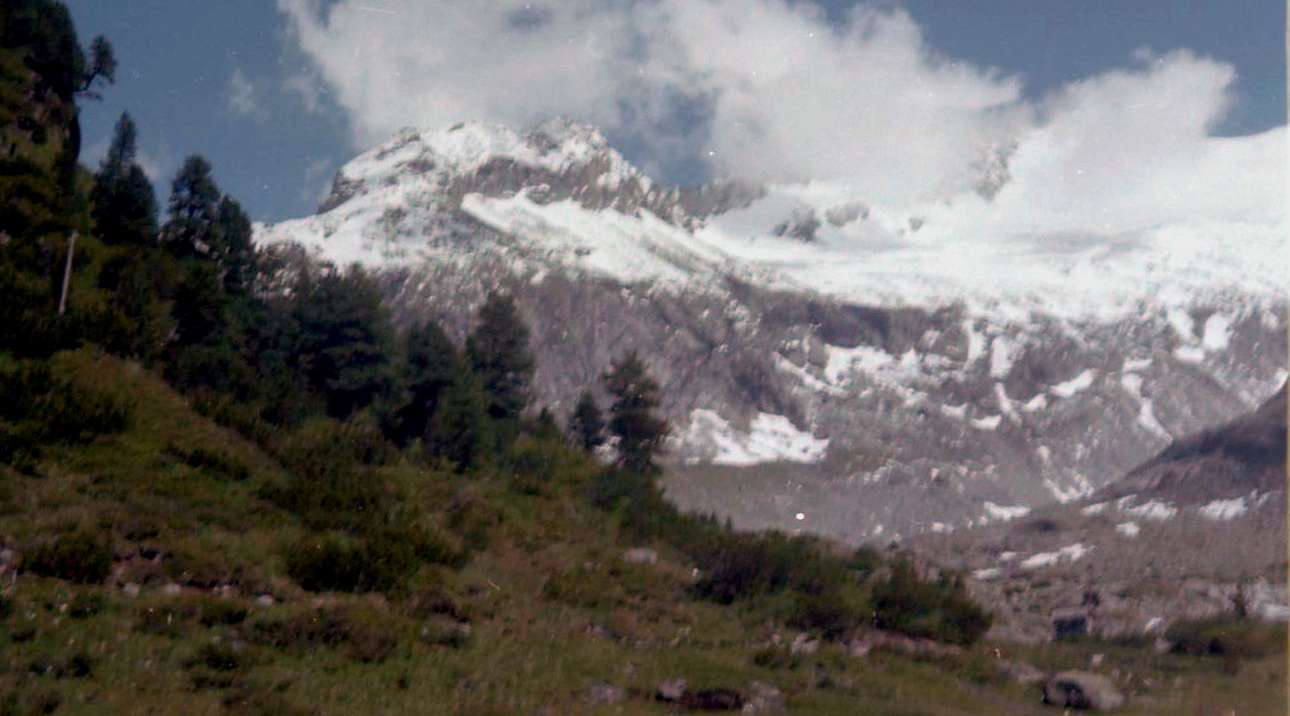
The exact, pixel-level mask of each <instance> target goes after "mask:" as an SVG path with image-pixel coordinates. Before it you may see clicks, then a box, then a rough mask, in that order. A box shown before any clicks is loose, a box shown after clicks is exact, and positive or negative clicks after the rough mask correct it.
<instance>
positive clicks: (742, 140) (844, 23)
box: [65, 0, 1286, 221]
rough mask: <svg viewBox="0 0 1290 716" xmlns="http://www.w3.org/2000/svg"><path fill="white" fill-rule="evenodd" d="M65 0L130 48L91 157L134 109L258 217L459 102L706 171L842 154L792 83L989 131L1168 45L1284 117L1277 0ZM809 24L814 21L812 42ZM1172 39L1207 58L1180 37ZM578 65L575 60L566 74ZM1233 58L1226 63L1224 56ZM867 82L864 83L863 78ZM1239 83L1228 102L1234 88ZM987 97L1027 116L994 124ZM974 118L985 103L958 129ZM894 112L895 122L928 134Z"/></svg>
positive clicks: (292, 210)
mask: <svg viewBox="0 0 1290 716" xmlns="http://www.w3.org/2000/svg"><path fill="white" fill-rule="evenodd" d="M65 1H66V4H67V5H68V7H69V8H70V9H71V11H72V15H73V18H74V19H75V21H76V24H77V30H78V32H79V34H80V36H81V38H82V41H83V42H85V43H88V41H89V38H90V37H92V36H93V35H96V34H104V35H107V36H108V38H109V39H110V40H111V41H112V42H113V44H114V46H115V48H116V51H117V56H118V59H119V61H120V66H119V69H118V73H117V83H116V86H115V87H112V88H109V90H108V91H107V93H106V96H105V99H104V100H103V101H102V102H97V103H86V105H85V107H84V108H83V110H82V125H83V130H84V132H85V144H84V146H85V153H84V160H85V161H87V162H89V163H91V164H94V163H97V161H98V159H99V157H101V155H102V152H103V151H104V149H105V148H106V143H107V139H108V135H109V134H110V131H111V127H112V124H113V123H114V122H115V120H116V118H117V116H118V115H119V114H120V113H121V112H122V111H123V110H124V111H128V112H130V113H131V115H132V116H134V118H135V119H136V121H137V123H138V125H139V130H140V144H141V149H142V154H143V156H144V160H145V165H146V168H147V169H148V170H149V171H150V172H152V173H153V174H154V175H155V176H156V177H157V178H158V179H159V180H158V181H157V182H156V183H157V190H158V193H159V194H160V195H161V196H162V198H163V200H164V196H165V194H166V193H167V192H168V184H169V177H170V175H171V174H172V173H173V171H174V168H175V167H176V166H177V165H178V163H179V162H180V161H181V160H182V159H183V157H184V156H186V155H188V154H190V153H200V154H203V155H205V156H206V157H208V158H209V159H210V160H212V162H213V163H214V165H215V170H216V178H217V180H218V181H219V183H220V185H221V186H222V187H223V188H224V189H225V190H226V191H227V192H229V193H231V194H232V195H234V196H235V197H237V198H238V199H239V200H240V201H242V203H243V204H244V205H245V206H246V207H247V208H248V209H249V210H250V212H251V213H252V214H253V216H254V217H255V218H256V219H258V220H269V221H276V220H280V219H285V218H289V217H294V216H300V215H304V214H307V213H310V212H311V211H312V210H313V208H314V207H315V206H316V205H317V203H318V200H319V198H320V196H321V194H322V192H323V191H324V190H325V188H326V186H327V184H328V183H329V181H330V178H331V176H332V174H333V173H334V172H335V171H336V170H337V168H339V167H340V166H341V165H342V164H343V163H344V162H345V161H346V160H347V159H349V158H350V157H352V156H353V155H354V154H356V153H357V152H358V151H360V150H362V149H365V148H368V147H370V146H372V145H373V144H375V143H377V142H379V140H380V138H381V137H382V136H385V135H387V134H388V133H389V132H390V131H391V130H392V129H393V128H397V127H399V126H403V125H405V124H427V123H428V124H435V123H439V122H444V121H448V120H449V119H478V120H490V121H503V122H525V121H530V120H533V119H535V118H539V117H541V116H542V115H550V114H566V115H570V116H573V117H574V118H575V119H580V120H584V121H590V122H594V123H597V124H600V125H602V126H604V127H605V129H606V132H607V134H608V135H609V136H610V137H611V139H613V140H614V141H615V143H616V144H617V145H618V146H619V147H620V148H622V149H623V150H624V151H625V153H626V154H627V155H628V157H629V158H630V159H632V160H634V161H636V162H637V163H639V164H641V165H642V166H644V167H646V168H647V169H649V170H650V171H651V172H653V173H655V174H658V175H661V176H660V178H663V179H671V180H677V181H695V180H698V179H701V178H703V177H704V176H706V175H708V174H712V173H726V174H731V173H739V174H755V175H762V176H765V177H779V176H793V177H796V176H798V175H806V176H826V175H828V174H829V172H830V171H833V170H834V169H835V167H833V166H831V165H829V164H828V162H825V161H822V160H820V161H816V160H815V159H813V158H812V157H811V156H810V155H812V153H820V152H822V151H824V152H827V151H828V150H827V148H828V147H829V146H831V142H833V141H835V137H834V134H833V133H836V132H839V131H841V129H845V127H843V128H839V127H832V128H831V127H830V126H829V124H828V122H827V121H826V120H827V117H822V118H817V119H818V121H813V122H806V123H802V122H801V121H800V118H798V117H788V116H785V113H782V112H776V111H774V108H770V107H769V105H773V104H774V103H775V102H776V98H779V97H786V99H785V101H786V102H787V101H789V99H788V98H791V100H792V101H793V102H794V103H795V106H796V107H806V108H812V107H817V108H818V107H826V108H827V107H829V106H832V105H831V104H829V103H837V104H839V106H841V110H839V116H841V117H850V118H852V120H851V121H853V122H858V121H861V120H860V119H856V118H863V117H866V116H868V114H867V113H869V112H878V113H881V112H882V111H883V109H884V108H885V107H890V106H891V105H892V104H893V103H895V102H898V101H899V100H898V99H896V100H893V99H892V98H899V97H902V96H904V95H902V94H901V93H900V92H897V91H896V90H895V89H892V88H893V87H894V86H896V85H897V84H899V85H900V87H902V88H907V87H909V86H916V87H926V93H927V94H928V95H931V94H936V95H938V97H939V98H940V99H938V100H937V104H936V107H935V108H934V109H933V110H929V111H930V112H931V113H933V114H935V113H937V112H940V113H941V114H939V115H937V117H938V119H936V121H930V120H929V124H928V125H927V126H928V127H930V128H937V130H938V131H937V132H936V134H937V136H940V137H946V138H947V139H946V140H945V141H947V142H951V143H952V142H953V141H963V142H967V141H994V139H995V138H997V137H998V136H1002V134H1000V133H1001V132H1005V130H1006V131H1022V130H1023V129H1024V128H1025V127H1030V126H1037V125H1041V124H1042V123H1043V122H1044V121H1046V120H1045V119H1044V117H1045V115H1046V114H1048V113H1052V112H1058V111H1063V110H1061V107H1063V106H1065V105H1064V104H1063V103H1062V102H1061V101H1060V100H1059V99H1058V100H1055V99H1054V98H1055V97H1059V95H1061V90H1062V88H1063V87H1067V86H1069V85H1070V84H1071V83H1084V84H1091V81H1092V80H1093V79H1094V78H1098V77H1105V76H1107V73H1116V72H1121V73H1122V72H1129V73H1138V74H1139V75H1147V74H1150V73H1151V70H1150V68H1151V67H1154V66H1165V65H1168V66H1169V67H1171V68H1174V69H1176V70H1177V71H1176V72H1174V74H1169V75H1168V77H1174V78H1175V79H1173V80H1170V81H1171V82H1175V83H1176V84H1173V85H1170V87H1171V88H1173V89H1170V90H1169V91H1168V92H1165V91H1163V90H1162V91H1161V93H1160V95H1159V96H1160V97H1161V99H1160V100H1159V101H1160V102H1164V103H1169V102H1173V103H1178V106H1177V108H1176V109H1175V110H1173V111H1163V112H1162V113H1161V115H1160V116H1161V117H1164V118H1166V119H1162V120H1161V121H1162V122H1164V123H1167V121H1168V120H1167V117H1169V116H1170V115H1172V114H1179V115H1184V114H1187V112H1188V107H1186V106H1185V103H1187V102H1190V101H1191V100H1189V98H1188V92H1187V82H1189V81H1191V80H1190V79H1189V78H1192V77H1194V78H1195V81H1196V82H1197V83H1198V85H1197V87H1198V90H1197V91H1196V92H1195V95H1196V97H1197V99H1196V100H1195V101H1196V102H1207V103H1209V104H1210V105H1213V106H1207V107H1206V112H1205V113H1203V114H1205V116H1204V117H1201V119H1200V120H1197V121H1204V122H1206V126H1208V125H1209V124H1214V126H1212V127H1209V130H1208V131H1212V133H1215V134H1220V135H1242V134H1248V133H1254V132H1261V131H1264V130H1267V129H1269V128H1272V127H1278V126H1281V125H1284V123H1285V85H1286V80H1285V50H1284V28H1285V5H1284V3H1283V2H1280V1H1279V0H1230V1H1228V2H1218V1H1217V0H1207V1H1206V2H1195V1H1188V0H1128V1H1126V0H1083V1H1080V2H1073V1H1063V2H1057V1H1049V2H1043V1H1040V0H977V1H975V2H947V1H946V0H904V2H899V3H892V2H886V3H881V4H879V5H876V6H875V5H872V4H870V5H863V6H861V11H864V10H866V9H872V8H874V7H877V8H887V9H890V8H901V9H902V10H903V14H901V13H898V14H897V15H896V16H895V17H894V19H893V16H892V15H891V14H890V13H889V12H885V11H882V12H877V14H876V15H874V14H864V13H863V12H861V14H856V12H855V11H854V10H853V7H852V6H853V5H855V3H853V2H847V1H843V0H819V2H817V3H815V7H814V10H816V12H813V11H812V10H813V8H812V7H810V5H811V4H810V3H809V2H808V1H807V0H801V1H800V2H797V3H795V5H796V6H797V7H796V9H795V10H793V9H788V8H786V7H785V6H784V5H783V3H781V2H778V1H777V0H690V5H687V6H685V8H684V9H680V8H681V6H680V5H679V4H677V0H671V1H670V2H669V0H660V1H659V2H653V1H652V0H651V2H645V1H643V0H638V1H637V2H634V3H606V2H604V0H549V1H548V2H545V3H540V2H533V3H525V2H519V1H518V0H517V1H516V2H496V1H494V0H480V2H478V3H475V4H465V5H463V4H461V3H440V2H418V1H417V0H328V2H327V4H328V5H330V6H334V7H332V16H331V20H332V22H331V23H330V24H328V23H324V22H322V21H320V20H319V19H318V17H317V14H316V12H315V10H316V6H317V2H316V0H279V1H278V2H271V1H270V0H223V1H222V2H219V3H197V2H176V1H175V0H129V1H128V2H103V0H65ZM628 5H630V6H633V7H632V8H628V9H620V10H606V9H604V8H606V7H608V6H622V7H623V8H626V7H627V6H628ZM655 5H657V6H658V8H655V7H654V6H655ZM700 5H702V6H703V7H704V9H702V10H695V9H693V8H697V7H699V6H700ZM642 7H644V8H645V9H644V10H642V9H641V8H642ZM436 8H438V9H436ZM660 8H661V9H660ZM705 13H706V14H705ZM678 18H681V19H678ZM875 18H877V19H876V20H875ZM682 20H683V21H682ZM705 22H712V23H715V24H714V25H712V26H711V27H714V28H718V29H719V30H720V31H721V32H724V31H725V30H726V29H729V30H731V32H732V34H730V35H729V36H728V37H726V36H724V35H722V37H725V39H724V40H722V41H719V43H717V44H719V45H720V46H717V47H712V46H708V44H707V43H706V42H705V40H706V39H710V38H712V36H713V35H712V33H711V32H709V33H708V35H707V37H705V36H703V35H700V34H698V33H697V32H696V31H695V30H694V28H695V27H700V26H703V23H705ZM865 23H872V24H870V25H867V26H866V25H865ZM862 26H865V27H868V31H867V32H866V31H864V30H862V29H859V28H862ZM817 31H818V32H819V33H820V34H821V37H820V38H816V32H817ZM476 32H478V34H474V33H476ZM436 33H440V34H436ZM830 33H832V35H833V37H832V39H830V40H828V41H827V42H825V41H823V40H824V36H827V35H830ZM807 36H809V37H810V38H812V41H815V40H817V39H819V40H821V42H818V43H816V44H802V43H801V42H799V40H802V42H805V40H803V39H802V38H805V37H807ZM422 38H424V39H422ZM554 38H564V39H565V41H566V42H567V43H568V44H569V46H570V47H572V48H573V49H571V50H570V49H562V48H561V47H560V46H558V45H560V43H558V42H554V41H553V39H554ZM745 41H747V42H746V43H745ZM741 43H745V44H741ZM637 45H639V46H637ZM606 46H608V47H606ZM884 48H885V49H884ZM1180 48H1187V49H1190V50H1192V51H1193V53H1194V55H1195V57H1191V56H1186V57H1182V56H1179V55H1175V54H1171V53H1172V52H1173V51H1175V50H1178V49H1180ZM1144 50H1145V52H1143V51H1144ZM882 52H885V53H886V54H881V53H882ZM740 53H743V54H740ZM781 56H782V57H783V58H792V60H793V62H795V63H796V65H795V66H794V67H793V68H792V71H794V72H799V73H803V72H804V73H806V76H809V77H811V78H812V80H814V79H816V78H818V79H819V80H820V81H819V82H814V81H812V82H808V83H807V84H808V85H810V86H811V88H813V89H809V90H802V89H800V88H798V87H794V88H793V89H794V92H795V94H791V95H785V94H784V93H783V91H782V85H766V86H756V87H754V88H753V89H752V90H748V89H747V87H746V85H747V84H748V82H747V80H748V77H747V76H745V75H743V74H741V72H742V71H743V69H742V68H744V67H747V66H755V67H762V68H763V72H762V74H761V75H757V77H762V76H765V74H766V73H767V72H769V71H773V70H775V69H777V68H778V67H780V65H782V64H783V63H782V62H779V61H778V58H780V57H781ZM928 56H930V57H932V58H933V59H932V60H925V59H924V58H926V57H928ZM885 57H893V58H898V61H893V62H892V63H886V62H883V61H882V58H885ZM901 63H904V65H903V66H893V67H887V66H886V65H887V64H893V65H900V64H901ZM565 68H569V69H568V71H569V72H570V73H571V74H569V75H567V76H565V75H562V74H561V73H562V72H564V71H566V70H565ZM605 68H609V69H605ZM1216 68H1217V69H1216ZM1224 68H1230V69H1231V70H1232V71H1234V76H1232V77H1225V76H1224V75H1223V72H1222V71H1221V70H1223V69H1224ZM871 69H872V83H873V84H872V86H870V85H869V82H870V80H871V75H870V74H869V73H870V70H871ZM529 73H531V74H529ZM754 74H755V73H754ZM1159 74H1160V76H1162V77H1164V76H1166V74H1167V73H1165V72H1164V71H1163V70H1162V71H1161V72H1160V73H1159ZM508 78H509V79H508ZM637 78H640V79H639V80H638V79H637ZM1143 81H1144V82H1145V81H1146V80H1143ZM1162 81H1163V80H1162ZM753 84H754V85H755V84H756V82H754V83H753ZM856 86H863V87H864V90H863V91H855V92H852V91H851V88H853V87H856ZM735 87H742V88H743V89H741V90H738V91H736V90H735V89H732V88H735ZM1215 88H1217V89H1215ZM1219 90H1221V97H1219V96H1218V94H1219ZM740 92H744V93H745V95H744V96H741V95H740ZM811 92H814V94H811ZM1089 92H1091V93H1093V95H1094V96H1096V97H1105V96H1108V95H1107V94H1106V93H1103V94H1097V93H1095V92H1093V90H1092V89H1090V90H1089ZM530 93H531V94H530ZM1148 94H1149V92H1148ZM816 100H819V101H820V102H816ZM1226 100H1230V102H1231V103H1230V106H1226V107H1225V108H1220V107H1219V106H1218V105H1219V104H1221V103H1222V102H1224V101H1226ZM1072 101H1074V100H1072ZM1080 101H1085V100H1080ZM1087 101H1094V100H1087ZM1108 101H1110V100H1108ZM866 102H869V103H871V104H872V105H873V106H872V107H869V106H868V105H866V104H865V103H866ZM884 103H886V104H884ZM1068 104H1069V103H1068ZM842 105H845V106H842ZM804 111H810V110H804ZM815 111H825V112H827V111H828V110H818V109H817V110H815ZM983 114H989V115H991V116H995V115H1000V116H1001V115H1008V116H1009V117H1011V118H1010V119H1008V120H1006V121H1003V120H1000V121H999V122H994V121H993V120H991V121H990V122H985V123H984V125H982V120H981V116H982V115H983ZM1021 115H1025V117H1024V118H1023V117H1021ZM1206 117H1219V118H1220V120H1219V121H1217V123H1213V122H1209V121H1208V120H1207V119H1206ZM960 120H962V121H963V122H965V123H966V124H969V125H972V126H971V127H968V128H966V129H964V130H963V133H962V134H961V135H959V134H957V133H956V132H958V127H959V124H958V122H959V121H960ZM875 122H876V123H875V124H873V125H872V126H871V127H870V126H869V125H865V126H866V127H867V128H868V130H867V131H869V132H870V133H873V134H876V135H878V136H881V135H882V132H884V131H887V130H886V129H884V128H891V127H895V126H896V125H898V124H899V122H897V121H895V120H893V121H891V122H888V123H885V124H884V123H883V122H882V121H878V120H875ZM749 127H753V128H757V129H756V131H762V130H764V131H765V132H767V134H766V135H765V136H763V135H761V134H756V133H755V132H754V130H753V129H749ZM983 127H984V128H983ZM1019 128H1020V129H1019ZM891 131H892V134H891V136H890V137H889V142H888V143H890V144H895V145H900V144H901V143H902V142H904V143H909V142H916V141H917V140H916V139H915V140H911V139H910V135H907V134H901V133H900V132H899V131H898V127H896V128H895V129H892V130H891ZM750 132H753V133H752V134H750ZM775 132H779V133H780V135H785V136H786V133H787V134H792V135H793V136H794V137H796V136H799V135H800V136H803V137H807V138H808V139H809V140H810V141H805V140H804V141H800V142H799V141H796V139H788V140H785V139H784V138H783V136H780V135H776V134H775ZM925 133H927V132H926V131H925ZM777 136H778V137H779V139H780V140H781V141H779V142H778V144H776V146H777V147H778V150H779V154H774V153H773V152H768V153H767V157H763V158H761V160H760V163H758V162H750V161H748V160H747V159H746V158H745V157H743V156H736V154H739V153H741V152H744V153H746V152H747V148H749V147H758V146H761V145H760V142H761V141H762V140H763V139H764V140H765V141H766V142H768V143H770V144H775V139H776V137H777ZM854 151H855V152H857V153H858V154H856V156H866V155H864V154H859V153H861V152H863V151H872V148H871V147H869V145H864V146H859V145H857V146H856V147H855V148H854ZM947 153H950V154H952V153H953V150H952V148H944V147H930V148H929V147H921V146H920V147H919V148H918V152H917V156H918V157H920V161H925V162H927V163H930V164H932V165H937V162H939V161H940V160H941V159H942V158H943V157H944V156H948V155H947ZM842 154H843V155H844V156H846V153H845V152H842ZM947 162H948V160H947ZM950 164H952V162H948V163H947V164H946V166H949V165H950ZM938 166H939V165H938Z"/></svg>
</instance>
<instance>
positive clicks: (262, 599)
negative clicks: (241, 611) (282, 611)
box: [255, 594, 278, 607]
mask: <svg viewBox="0 0 1290 716" xmlns="http://www.w3.org/2000/svg"><path fill="white" fill-rule="evenodd" d="M277 601H278V600H276V599H274V598H273V595H272V594H261V595H260V596H258V597H256V598H255V603H256V604H257V605H259V606H262V607H271V606H273V605H274V604H276V603H277Z"/></svg>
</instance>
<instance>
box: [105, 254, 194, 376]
mask: <svg viewBox="0 0 1290 716" xmlns="http://www.w3.org/2000/svg"><path fill="white" fill-rule="evenodd" d="M160 258H161V257H160V254H159V251H158V250H157V249H156V248H155V247H146V248H145V247H113V248H109V249H106V250H105V251H104V259H103V266H102V269H101V270H100V271H99V288H101V289H103V290H104V291H105V292H107V306H106V310H104V312H103V313H102V314H101V315H100V316H99V318H98V321H97V322H96V325H95V326H94V327H93V333H94V335H95V337H96V340H97V342H99V343H100V344H101V345H103V347H104V348H106V349H108V351H110V352H111V353H113V354H114V355H120V356H130V357H133V356H139V357H145V356H148V355H150V354H153V353H156V352H157V351H158V350H159V349H160V348H161V347H162V346H163V345H164V344H165V341H166V337H167V335H169V333H170V331H171V329H172V328H173V327H174V322H173V320H172V319H171V317H170V311H169V308H168V307H167V306H166V305H165V304H163V303H162V302H161V300H160V298H159V294H158V292H159V286H160V282H161V279H162V274H163V273H164V272H163V270H162V268H161V266H159V265H158V263H159V260H160Z"/></svg>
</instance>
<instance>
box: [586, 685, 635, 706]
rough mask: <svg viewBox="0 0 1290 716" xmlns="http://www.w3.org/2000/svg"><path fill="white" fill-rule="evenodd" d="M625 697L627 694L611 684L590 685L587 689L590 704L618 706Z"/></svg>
mask: <svg viewBox="0 0 1290 716" xmlns="http://www.w3.org/2000/svg"><path fill="white" fill-rule="evenodd" d="M626 697H627V692H626V691H623V689H622V687H619V686H614V685H613V684H603V683H602V684H592V685H591V688H589V689H587V698H589V699H591V701H592V703H597V704H603V705H605V706H613V705H614V704H620V703H622V701H623V699H624V698H626Z"/></svg>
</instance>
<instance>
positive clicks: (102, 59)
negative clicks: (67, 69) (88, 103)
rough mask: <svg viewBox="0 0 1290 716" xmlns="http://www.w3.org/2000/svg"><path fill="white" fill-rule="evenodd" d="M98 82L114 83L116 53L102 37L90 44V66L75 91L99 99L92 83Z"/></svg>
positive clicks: (99, 95) (100, 96)
mask: <svg viewBox="0 0 1290 716" xmlns="http://www.w3.org/2000/svg"><path fill="white" fill-rule="evenodd" d="M99 80H102V81H103V82H106V83H107V84H113V83H114V82H116V52H115V51H113V49H112V44H111V43H109V42H108V41H107V38H106V37H103V36H102V35H99V36H98V37H95V38H94V40H93V41H92V42H91V43H90V66H89V68H88V69H86V71H85V76H84V77H83V78H82V79H81V86H80V88H79V89H78V90H77V91H78V92H79V93H80V94H81V95H83V96H85V97H88V98H90V99H101V98H102V95H101V94H100V93H99V92H98V90H96V89H95V88H94V83H95V82H98V81H99Z"/></svg>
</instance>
